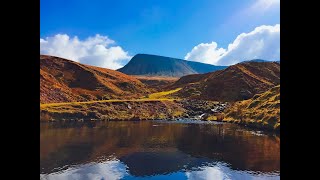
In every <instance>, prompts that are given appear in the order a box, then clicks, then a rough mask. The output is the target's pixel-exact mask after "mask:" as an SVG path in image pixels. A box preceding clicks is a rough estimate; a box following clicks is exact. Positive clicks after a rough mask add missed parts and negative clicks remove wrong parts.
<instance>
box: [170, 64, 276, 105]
mask: <svg viewBox="0 0 320 180" xmlns="http://www.w3.org/2000/svg"><path fill="white" fill-rule="evenodd" d="M278 84H280V64H279V63H277V62H244V63H238V64H235V65H232V66H229V67H228V68H226V69H224V70H219V71H215V72H212V73H206V74H194V75H187V76H183V77H181V78H180V79H179V80H178V81H176V82H175V83H174V84H173V85H171V86H168V87H166V88H168V89H174V88H179V87H180V88H182V90H180V91H179V92H177V93H175V94H174V96H178V97H179V98H187V97H188V98H193V99H204V100H217V101H239V100H244V99H248V98H251V97H252V96H254V95H255V94H257V93H262V92H264V91H266V90H267V89H269V88H271V87H273V86H276V85H278Z"/></svg>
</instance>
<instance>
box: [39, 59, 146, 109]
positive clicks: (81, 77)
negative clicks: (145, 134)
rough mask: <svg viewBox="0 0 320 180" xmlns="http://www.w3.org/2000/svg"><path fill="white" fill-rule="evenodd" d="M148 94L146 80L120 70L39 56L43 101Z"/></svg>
mask: <svg viewBox="0 0 320 180" xmlns="http://www.w3.org/2000/svg"><path fill="white" fill-rule="evenodd" d="M146 93H148V89H147V88H146V87H145V85H144V84H143V83H141V82H140V81H139V80H137V79H136V78H134V77H131V76H128V75H126V74H123V73H120V72H118V71H114V70H110V69H105V68H99V67H94V66H89V65H83V64H80V63H77V62H74V61H70V60H67V59H63V58H58V57H53V56H47V55H40V103H53V102H71V101H88V100H97V99H102V98H103V99H110V98H120V99H121V98H131V97H138V96H141V95H142V94H146Z"/></svg>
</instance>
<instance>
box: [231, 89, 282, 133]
mask: <svg viewBox="0 0 320 180" xmlns="http://www.w3.org/2000/svg"><path fill="white" fill-rule="evenodd" d="M225 113H226V118H225V119H226V120H227V121H228V120H229V121H230V120H231V121H232V120H233V121H234V120H242V123H245V124H247V125H252V126H257V127H259V126H260V127H265V128H268V129H271V130H272V129H275V130H280V85H278V86H275V87H273V88H271V89H269V90H268V91H266V92H264V93H261V94H256V95H254V96H253V97H252V98H250V99H248V100H244V101H239V102H237V103H234V105H232V106H231V107H230V108H227V110H226V112H225Z"/></svg>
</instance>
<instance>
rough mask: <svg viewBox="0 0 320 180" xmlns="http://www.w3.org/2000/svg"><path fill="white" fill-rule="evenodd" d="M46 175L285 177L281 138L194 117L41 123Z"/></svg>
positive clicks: (107, 179)
mask: <svg viewBox="0 0 320 180" xmlns="http://www.w3.org/2000/svg"><path fill="white" fill-rule="evenodd" d="M40 179H58V180H60V179H61V180H62V179H79V180H86V179H97V180H102V179H103V180H114V179H128V180H135V179H153V180H160V179H168V180H170V179H174V180H179V179H190V180H191V179H192V180H193V179H194V180H198V179H199V180H202V179H203V180H211V179H212V180H213V179H215V180H217V179H280V137H279V136H277V135H275V134H266V133H263V132H260V131H252V130H249V129H246V128H243V127H239V126H238V125H235V124H227V123H216V122H204V121H192V120H183V121H137V122H90V123H85V122H82V123H80V122H73V123H72V122H68V123H41V124H40Z"/></svg>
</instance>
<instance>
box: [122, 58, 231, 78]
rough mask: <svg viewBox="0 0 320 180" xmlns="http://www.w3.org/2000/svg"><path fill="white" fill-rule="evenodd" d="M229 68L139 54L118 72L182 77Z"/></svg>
mask: <svg viewBox="0 0 320 180" xmlns="http://www.w3.org/2000/svg"><path fill="white" fill-rule="evenodd" d="M226 67H227V66H214V65H210V64H204V63H199V62H193V61H186V60H182V59H176V58H170V57H164V56H157V55H149V54H137V55H135V56H134V57H133V58H132V59H131V60H130V61H129V63H128V64H126V65H125V66H124V67H122V68H120V69H118V71H120V72H122V73H125V74H130V75H143V76H169V77H181V76H185V75H189V74H201V73H207V72H213V71H216V70H221V69H225V68H226Z"/></svg>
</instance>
